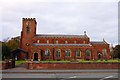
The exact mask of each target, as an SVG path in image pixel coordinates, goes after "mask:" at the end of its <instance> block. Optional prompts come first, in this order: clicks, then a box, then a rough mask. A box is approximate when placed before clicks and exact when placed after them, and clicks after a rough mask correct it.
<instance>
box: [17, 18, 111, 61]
mask: <svg viewBox="0 0 120 80" xmlns="http://www.w3.org/2000/svg"><path fill="white" fill-rule="evenodd" d="M36 26H37V22H36V19H35V18H23V19H22V31H21V38H20V46H19V48H20V49H22V50H24V51H26V52H27V53H28V54H27V55H26V54H24V53H21V54H20V55H21V57H20V58H21V59H25V58H26V56H27V58H28V60H31V61H42V60H79V59H82V60H108V59H110V49H109V44H108V43H107V42H106V41H105V40H104V39H103V41H91V40H90V37H89V36H88V35H87V34H86V32H85V31H84V34H82V35H58V34H36ZM41 29H42V27H41Z"/></svg>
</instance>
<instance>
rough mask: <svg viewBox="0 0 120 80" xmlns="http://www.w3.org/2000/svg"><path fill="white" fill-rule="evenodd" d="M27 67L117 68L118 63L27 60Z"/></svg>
mask: <svg viewBox="0 0 120 80" xmlns="http://www.w3.org/2000/svg"><path fill="white" fill-rule="evenodd" d="M26 64H27V69H118V68H119V67H118V63H109V62H108V63H95V62H94V63H89V62H88V63H35V62H29V63H26Z"/></svg>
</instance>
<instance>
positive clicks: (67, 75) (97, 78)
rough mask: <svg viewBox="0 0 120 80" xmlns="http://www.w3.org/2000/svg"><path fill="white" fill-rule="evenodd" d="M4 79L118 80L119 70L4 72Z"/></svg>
mask: <svg viewBox="0 0 120 80" xmlns="http://www.w3.org/2000/svg"><path fill="white" fill-rule="evenodd" d="M2 78H5V79H7V78H8V80H10V79H12V78H14V79H15V78H35V79H37V78H43V79H42V80H45V79H47V80H50V79H52V80H54V79H57V80H75V79H78V80H83V79H85V80H87V79H91V80H93V79H94V80H110V79H111V80H112V79H113V80H117V78H118V70H3V74H2ZM115 78H116V79H115ZM3 80H4V79H3ZM22 80H24V79H22Z"/></svg>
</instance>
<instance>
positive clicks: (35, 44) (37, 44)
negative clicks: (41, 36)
mask: <svg viewBox="0 0 120 80" xmlns="http://www.w3.org/2000/svg"><path fill="white" fill-rule="evenodd" d="M32 45H33V46H92V45H91V44H40V43H33V44H32Z"/></svg>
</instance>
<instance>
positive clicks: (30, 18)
mask: <svg viewBox="0 0 120 80" xmlns="http://www.w3.org/2000/svg"><path fill="white" fill-rule="evenodd" d="M22 19H23V20H35V21H36V19H35V18H22Z"/></svg>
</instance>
